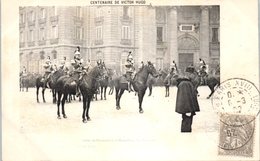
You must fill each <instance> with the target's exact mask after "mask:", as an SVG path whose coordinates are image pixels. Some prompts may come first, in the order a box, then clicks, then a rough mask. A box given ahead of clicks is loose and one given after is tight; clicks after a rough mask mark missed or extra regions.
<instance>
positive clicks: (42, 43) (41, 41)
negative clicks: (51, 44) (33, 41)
mask: <svg viewBox="0 0 260 161" xmlns="http://www.w3.org/2000/svg"><path fill="white" fill-rule="evenodd" d="M38 45H39V46H41V45H46V40H39V41H38Z"/></svg>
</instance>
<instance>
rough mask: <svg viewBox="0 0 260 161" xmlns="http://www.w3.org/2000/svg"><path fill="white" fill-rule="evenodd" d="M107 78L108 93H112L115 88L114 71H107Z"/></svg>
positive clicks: (115, 76)
mask: <svg viewBox="0 0 260 161" xmlns="http://www.w3.org/2000/svg"><path fill="white" fill-rule="evenodd" d="M109 73H110V74H109V80H108V86H109V88H110V89H109V92H108V94H109V95H112V94H113V93H114V88H115V81H114V80H115V79H116V78H117V77H118V76H117V73H116V72H109Z"/></svg>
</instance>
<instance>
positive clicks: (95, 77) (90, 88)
mask: <svg viewBox="0 0 260 161" xmlns="http://www.w3.org/2000/svg"><path fill="white" fill-rule="evenodd" d="M104 70H105V67H104V66H103V65H102V64H101V65H99V66H95V67H94V68H92V69H91V70H90V71H89V72H88V73H87V74H85V75H84V76H83V78H82V80H81V81H80V82H79V88H80V91H81V94H82V97H83V101H82V102H83V113H82V122H83V123H87V121H90V120H91V119H90V117H89V108H90V102H91V100H92V98H93V96H94V94H95V93H96V91H97V82H98V81H99V79H100V78H101V77H102V75H103V74H104ZM86 118H87V119H86Z"/></svg>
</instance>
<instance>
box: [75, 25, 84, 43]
mask: <svg viewBox="0 0 260 161" xmlns="http://www.w3.org/2000/svg"><path fill="white" fill-rule="evenodd" d="M75 35H76V39H78V40H82V39H83V38H84V28H83V27H80V26H77V27H76V34H75Z"/></svg>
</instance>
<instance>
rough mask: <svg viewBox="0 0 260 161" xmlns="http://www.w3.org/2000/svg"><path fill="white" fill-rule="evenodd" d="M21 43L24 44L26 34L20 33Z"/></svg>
mask: <svg viewBox="0 0 260 161" xmlns="http://www.w3.org/2000/svg"><path fill="white" fill-rule="evenodd" d="M20 42H24V32H23V31H21V32H20Z"/></svg>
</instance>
